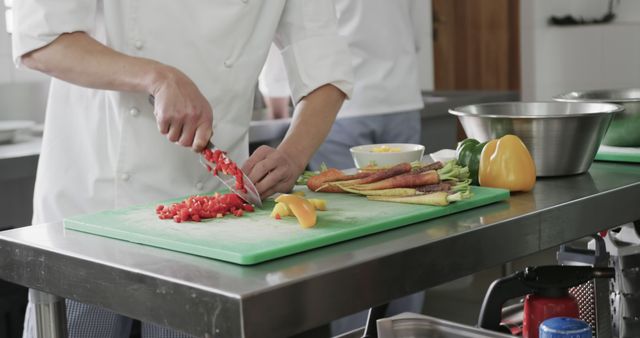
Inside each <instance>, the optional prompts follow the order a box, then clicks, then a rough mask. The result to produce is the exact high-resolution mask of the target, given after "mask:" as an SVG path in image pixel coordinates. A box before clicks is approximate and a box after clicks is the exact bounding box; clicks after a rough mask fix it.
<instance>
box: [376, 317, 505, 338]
mask: <svg viewBox="0 0 640 338" xmlns="http://www.w3.org/2000/svg"><path fill="white" fill-rule="evenodd" d="M377 325H378V337H379V338H415V337H434V338H435V337H438V338H509V337H511V338H512V337H513V336H511V335H506V334H502V333H498V332H494V331H489V330H484V329H480V328H477V327H472V326H468V325H463V324H458V323H454V322H450V321H447V320H442V319H438V318H434V317H430V316H425V315H420V314H416V313H402V314H399V315H396V316H393V317H389V318H383V319H379V320H378V322H377Z"/></svg>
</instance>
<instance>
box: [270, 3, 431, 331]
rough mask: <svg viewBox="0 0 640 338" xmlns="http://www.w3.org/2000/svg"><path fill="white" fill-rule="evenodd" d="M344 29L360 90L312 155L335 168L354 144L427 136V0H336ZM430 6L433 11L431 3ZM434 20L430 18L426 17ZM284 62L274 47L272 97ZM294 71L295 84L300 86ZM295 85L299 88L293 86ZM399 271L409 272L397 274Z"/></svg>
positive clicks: (416, 302) (346, 322)
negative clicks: (422, 64)
mask: <svg viewBox="0 0 640 338" xmlns="http://www.w3.org/2000/svg"><path fill="white" fill-rule="evenodd" d="M335 4H336V10H337V14H338V31H339V33H340V35H342V36H344V37H345V39H346V40H347V41H348V44H349V50H350V52H351V56H352V64H353V68H354V73H355V82H354V89H353V96H352V97H351V100H349V101H345V103H344V104H343V106H342V109H341V110H340V112H339V113H338V120H337V121H336V122H335V123H334V125H333V128H332V129H331V133H330V134H329V136H328V137H327V139H326V140H325V142H324V143H323V145H322V146H321V147H320V149H318V151H317V152H316V154H315V155H314V157H313V159H312V160H311V163H310V167H311V169H314V170H316V169H318V168H319V166H320V164H321V163H322V162H325V163H326V164H327V165H328V166H329V167H336V168H340V169H345V168H353V166H354V163H353V159H352V157H351V154H350V153H349V148H350V147H352V146H356V145H360V144H368V143H391V142H395V143H420V129H421V128H420V110H421V109H422V107H423V105H424V104H423V100H422V95H421V89H420V83H419V79H418V57H417V55H418V51H419V47H420V45H419V38H418V35H417V31H418V30H417V29H416V28H417V26H418V22H416V21H414V20H413V19H412V18H413V12H414V11H417V10H420V8H421V6H420V5H423V4H424V1H421V0H393V1H390V0H335ZM424 13H427V11H426V9H425V10H424ZM423 19H424V20H431V18H423ZM284 71H285V69H284V67H283V63H282V60H281V58H279V54H278V53H277V51H276V50H275V49H274V48H272V49H271V51H270V53H269V58H268V59H267V63H266V64H265V67H264V68H263V71H262V73H261V74H260V83H259V88H260V91H261V93H262V94H263V96H265V97H269V96H272V97H282V96H286V95H287V93H289V92H290V91H289V89H288V87H287V77H286V76H284V75H283V73H284ZM288 75H289V76H288V77H289V85H291V86H294V85H295V82H294V81H291V78H292V74H288ZM292 88H293V87H292ZM398 278H402V277H401V276H398ZM423 299H424V292H419V293H417V294H414V295H411V296H408V297H405V298H403V299H400V300H396V301H394V302H392V303H391V304H390V307H389V309H388V311H387V314H393V313H399V312H405V311H412V312H418V313H419V312H421V311H422V305H423ZM365 320H366V312H361V313H358V314H355V315H352V316H350V317H347V318H344V319H341V320H337V321H334V322H333V323H332V334H333V335H338V334H341V333H343V332H347V331H350V330H352V329H355V328H358V327H362V326H363V325H364V323H365Z"/></svg>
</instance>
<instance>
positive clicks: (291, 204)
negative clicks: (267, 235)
mask: <svg viewBox="0 0 640 338" xmlns="http://www.w3.org/2000/svg"><path fill="white" fill-rule="evenodd" d="M276 202H277V203H284V204H286V206H287V207H288V208H289V210H290V211H291V213H293V215H294V216H295V217H296V218H297V219H298V223H299V224H300V225H301V226H302V227H303V228H310V227H312V226H314V225H316V220H317V216H316V208H315V207H314V206H313V204H312V203H311V202H309V201H307V200H306V199H304V198H302V197H300V196H296V195H287V194H282V195H280V196H278V198H276ZM280 216H282V215H280Z"/></svg>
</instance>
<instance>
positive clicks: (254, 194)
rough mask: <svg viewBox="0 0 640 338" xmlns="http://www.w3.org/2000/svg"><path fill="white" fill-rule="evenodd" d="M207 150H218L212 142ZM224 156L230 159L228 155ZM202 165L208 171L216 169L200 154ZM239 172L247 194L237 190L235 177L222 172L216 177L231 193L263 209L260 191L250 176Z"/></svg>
mask: <svg viewBox="0 0 640 338" xmlns="http://www.w3.org/2000/svg"><path fill="white" fill-rule="evenodd" d="M207 148H208V149H210V150H211V151H215V150H217V149H218V148H217V147H216V146H215V145H213V142H211V141H209V143H208V144H207ZM222 156H224V157H225V158H228V157H227V156H226V155H222ZM200 163H201V164H202V165H203V166H205V168H207V169H208V168H214V167H215V164H213V163H211V162H209V161H207V159H206V158H205V157H204V155H202V154H200ZM238 170H240V171H241V172H242V181H243V182H242V183H243V184H244V188H245V189H246V190H247V191H246V192H244V191H240V190H238V189H236V184H235V182H236V179H235V177H234V176H233V175H228V174H225V173H223V172H222V171H219V172H218V173H217V175H214V176H215V177H217V178H218V179H219V180H220V181H221V182H222V184H224V185H225V186H226V187H227V188H229V190H230V191H231V192H233V193H234V194H236V195H238V196H240V198H242V199H243V200H245V201H247V202H248V203H251V204H253V205H254V206H256V207H258V208H262V199H260V194H259V193H258V189H257V188H256V186H255V184H253V182H252V181H251V179H249V176H247V174H245V172H244V171H242V169H240V168H238Z"/></svg>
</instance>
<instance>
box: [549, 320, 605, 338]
mask: <svg viewBox="0 0 640 338" xmlns="http://www.w3.org/2000/svg"><path fill="white" fill-rule="evenodd" d="M539 336H540V338H592V337H593V335H592V334H591V327H590V326H589V324H587V323H586V322H584V321H582V320H580V319H576V318H570V317H555V318H550V319H547V320H545V321H544V322H542V324H540V333H539Z"/></svg>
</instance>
